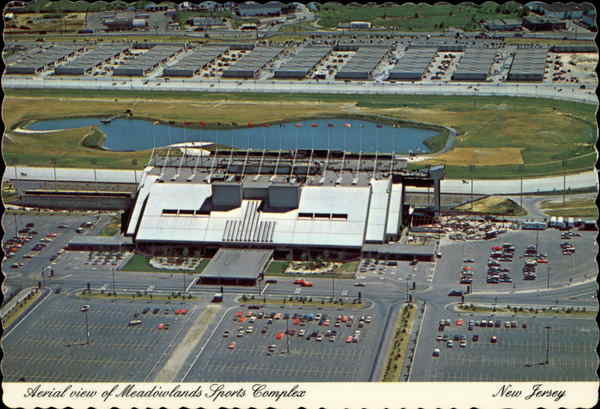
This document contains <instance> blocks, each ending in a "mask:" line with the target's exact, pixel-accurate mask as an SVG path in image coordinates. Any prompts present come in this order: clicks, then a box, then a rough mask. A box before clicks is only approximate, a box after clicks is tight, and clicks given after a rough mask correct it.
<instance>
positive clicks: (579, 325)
mask: <svg viewBox="0 0 600 409" xmlns="http://www.w3.org/2000/svg"><path fill="white" fill-rule="evenodd" d="M444 317H445V318H446V319H450V321H451V324H450V325H449V326H446V327H445V329H444V330H443V331H439V330H438V328H437V325H438V322H437V321H435V322H430V324H434V325H429V326H428V328H425V327H424V333H423V334H422V337H424V338H423V341H424V342H422V344H420V345H419V347H420V348H421V350H420V351H418V355H417V356H416V359H418V360H420V362H417V363H415V370H414V371H413V375H412V376H411V378H410V380H411V381H461V382H464V381H494V382H497V381H523V382H524V381H562V382H564V381H594V380H596V379H597V376H596V369H597V366H598V357H597V355H596V344H597V343H598V328H597V325H596V323H595V322H594V320H593V319H565V318H555V317H547V318H540V317H531V316H509V315H506V316H501V315H497V316H496V317H490V316H484V315H467V314H462V315H458V314H451V313H448V314H445V315H444ZM459 318H460V319H463V320H464V323H463V324H462V325H460V326H458V325H456V320H457V319H459ZM489 319H492V320H493V321H501V323H500V324H501V325H500V327H496V326H493V327H491V328H490V327H485V328H484V327H482V326H473V328H472V330H469V329H468V328H469V327H468V321H469V320H474V321H480V320H489ZM506 321H514V322H515V324H516V327H515V328H506V327H505V322H506ZM523 324H525V325H526V326H527V327H526V328H523ZM432 326H434V327H435V328H431V327H432ZM545 327H551V329H550V330H546V329H545ZM547 331H549V334H550V335H549V339H550V342H549V353H548V358H549V359H548V361H549V363H548V364H545V362H546V332H547ZM461 335H462V336H464V337H465V341H466V342H465V344H464V346H463V347H461V346H460V341H459V340H454V342H453V346H452V347H449V346H447V341H445V340H436V336H447V337H448V338H449V339H450V340H452V339H455V336H456V338H459V337H460V336H461ZM474 335H478V336H479V340H478V341H473V336H474ZM492 336H495V337H496V342H495V343H492V342H491V338H492ZM438 339H439V338H438ZM434 348H437V349H439V357H434V356H433V351H434Z"/></svg>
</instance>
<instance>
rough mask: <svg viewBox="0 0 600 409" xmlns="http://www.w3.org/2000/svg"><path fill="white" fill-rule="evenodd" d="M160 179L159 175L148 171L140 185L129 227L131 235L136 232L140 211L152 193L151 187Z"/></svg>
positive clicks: (128, 232)
mask: <svg viewBox="0 0 600 409" xmlns="http://www.w3.org/2000/svg"><path fill="white" fill-rule="evenodd" d="M156 179H158V175H150V174H148V173H146V174H145V175H144V178H143V180H142V183H140V187H139V190H138V198H137V200H136V201H135V206H134V207H133V211H132V212H131V223H129V226H128V227H127V234H129V235H131V234H134V233H135V229H136V228H137V225H138V222H139V218H140V212H141V210H142V207H143V206H144V202H145V201H146V198H147V197H148V194H149V193H150V188H151V187H152V186H153V185H154V182H155V181H156Z"/></svg>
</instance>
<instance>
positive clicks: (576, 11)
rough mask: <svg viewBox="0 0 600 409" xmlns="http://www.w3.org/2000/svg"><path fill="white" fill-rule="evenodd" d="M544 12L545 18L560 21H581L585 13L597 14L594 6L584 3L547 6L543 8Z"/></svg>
mask: <svg viewBox="0 0 600 409" xmlns="http://www.w3.org/2000/svg"><path fill="white" fill-rule="evenodd" d="M542 10H543V13H544V15H545V16H548V17H551V18H556V19H560V20H564V19H574V20H575V19H580V18H582V17H583V15H584V13H585V14H588V13H590V12H592V11H593V12H595V10H594V5H593V4H592V3H589V2H584V3H575V2H569V3H552V4H545V5H544V6H542Z"/></svg>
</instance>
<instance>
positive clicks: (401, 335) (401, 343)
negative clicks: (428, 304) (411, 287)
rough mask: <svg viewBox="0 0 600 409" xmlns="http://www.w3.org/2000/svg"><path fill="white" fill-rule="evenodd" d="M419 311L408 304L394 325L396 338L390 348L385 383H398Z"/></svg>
mask: <svg viewBox="0 0 600 409" xmlns="http://www.w3.org/2000/svg"><path fill="white" fill-rule="evenodd" d="M416 313H417V309H416V308H415V306H414V305H412V304H406V305H405V306H404V307H402V309H401V310H400V313H399V314H398V318H397V319H396V322H395V325H394V332H393V334H394V337H393V338H392V346H391V348H390V351H389V354H388V357H387V365H386V367H385V372H384V374H383V379H382V381H383V382H397V381H399V380H400V375H401V373H402V364H403V363H404V359H405V357H406V352H407V350H408V340H409V338H410V333H411V331H412V327H413V325H414V321H415V317H416Z"/></svg>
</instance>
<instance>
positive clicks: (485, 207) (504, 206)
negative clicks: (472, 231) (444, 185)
mask: <svg viewBox="0 0 600 409" xmlns="http://www.w3.org/2000/svg"><path fill="white" fill-rule="evenodd" d="M456 209H457V210H466V211H472V212H477V213H485V214H495V215H501V216H525V215H526V214H527V211H525V209H523V208H522V207H521V206H519V205H518V204H516V203H515V202H514V201H512V200H511V199H507V198H505V197H502V196H489V197H484V198H483V199H479V200H476V201H475V202H473V203H465V204H463V205H460V206H458V207H457V208H456Z"/></svg>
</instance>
